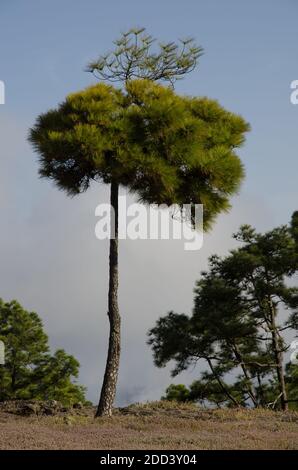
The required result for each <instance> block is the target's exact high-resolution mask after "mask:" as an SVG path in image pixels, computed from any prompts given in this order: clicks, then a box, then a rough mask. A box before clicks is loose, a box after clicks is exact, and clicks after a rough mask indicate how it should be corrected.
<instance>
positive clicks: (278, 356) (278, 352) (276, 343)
mask: <svg viewBox="0 0 298 470" xmlns="http://www.w3.org/2000/svg"><path fill="white" fill-rule="evenodd" d="M269 308H270V317H271V318H270V322H271V325H270V329H271V335H272V346H273V353H274V358H275V362H276V374H277V380H278V383H279V390H280V395H281V396H280V403H281V409H282V410H287V409H288V399H287V391H286V384H285V376H284V371H283V351H282V344H281V341H282V340H281V338H280V336H279V333H278V330H277V327H276V321H275V317H276V307H275V305H274V304H273V301H272V299H269Z"/></svg>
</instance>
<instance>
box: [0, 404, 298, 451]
mask: <svg viewBox="0 0 298 470" xmlns="http://www.w3.org/2000/svg"><path fill="white" fill-rule="evenodd" d="M93 412H94V410H93V409H92V408H91V407H90V408H87V407H77V408H76V409H72V410H66V409H63V408H61V407H60V408H59V407H57V406H55V407H54V409H53V406H52V407H51V406H40V405H38V403H37V404H36V403H30V404H25V405H24V404H22V406H21V407H20V406H15V404H13V403H11V404H2V405H1V406H0V425H1V426H0V449H2V450H3V449H109V450H111V449H121V450H130V449H154V450H157V449H160V450H164V449H169V450H170V449H176V450H180V449H182V450H183V449H184V450H185V449H189V450H192V449H197V450H202V449H280V450H282V449H290V450H292V449H298V412H293V411H291V412H285V413H284V412H274V411H270V410H243V409H239V410H223V409H222V410H203V409H198V408H197V407H195V406H193V405H177V404H173V403H172V402H156V403H149V404H145V405H138V404H137V405H132V406H130V407H127V408H120V409H117V410H115V414H114V416H113V417H112V418H100V419H96V420H94V418H93Z"/></svg>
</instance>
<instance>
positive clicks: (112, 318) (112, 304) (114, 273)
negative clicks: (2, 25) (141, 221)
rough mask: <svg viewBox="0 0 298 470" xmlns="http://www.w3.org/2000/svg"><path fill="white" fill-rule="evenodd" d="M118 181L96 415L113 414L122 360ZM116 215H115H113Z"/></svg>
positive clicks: (114, 187) (114, 188) (113, 202)
mask: <svg viewBox="0 0 298 470" xmlns="http://www.w3.org/2000/svg"><path fill="white" fill-rule="evenodd" d="M118 192H119V186H118V183H115V182H112V183H111V199H110V201H111V234H110V258H109V263H110V265H109V300H108V317H109V322H110V336H109V350H108V356H107V363H106V369H105V374H104V379H103V385H102V389H101V394H100V400H99V404H98V408H97V412H96V416H97V417H98V416H111V415H112V410H113V403H114V399H115V395H116V385H117V378H118V370H119V361H120V324H121V319H120V314H119V307H118ZM113 215H114V217H113Z"/></svg>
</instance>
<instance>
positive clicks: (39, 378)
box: [0, 299, 85, 404]
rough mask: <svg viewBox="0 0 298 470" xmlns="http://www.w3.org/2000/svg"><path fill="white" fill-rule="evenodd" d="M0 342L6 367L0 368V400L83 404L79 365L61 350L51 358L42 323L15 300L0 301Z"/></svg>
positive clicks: (34, 314) (83, 391) (83, 392)
mask: <svg viewBox="0 0 298 470" xmlns="http://www.w3.org/2000/svg"><path fill="white" fill-rule="evenodd" d="M0 339H1V340H2V341H3V342H4V344H5V365H4V366H1V367H0V384H1V389H0V400H8V399H40V400H50V399H53V400H58V401H61V402H62V403H64V404H72V403H75V402H79V401H81V402H84V401H85V397H84V394H85V390H84V387H82V386H80V385H77V384H76V383H75V382H73V379H76V378H77V377H78V373H79V363H78V361H77V360H76V359H75V358H74V357H73V356H71V355H68V354H67V353H66V352H65V351H64V350H63V349H60V350H57V351H56V352H55V353H54V355H53V356H51V354H50V352H49V346H48V337H47V335H46V334H45V332H44V330H43V325H42V321H41V319H40V318H39V316H38V315H37V314H36V313H34V312H28V311H26V310H24V309H23V307H22V306H21V305H20V304H19V303H18V302H16V301H12V302H7V303H5V302H4V301H3V300H2V299H0Z"/></svg>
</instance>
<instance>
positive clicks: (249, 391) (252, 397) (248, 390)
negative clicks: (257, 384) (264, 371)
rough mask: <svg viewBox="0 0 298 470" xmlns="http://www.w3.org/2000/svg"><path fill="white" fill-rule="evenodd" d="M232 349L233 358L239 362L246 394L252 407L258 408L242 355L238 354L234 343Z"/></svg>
mask: <svg viewBox="0 0 298 470" xmlns="http://www.w3.org/2000/svg"><path fill="white" fill-rule="evenodd" d="M232 348H233V350H234V354H235V357H236V359H237V361H238V362H239V364H240V367H241V369H242V372H243V374H244V377H245V379H246V385H247V393H248V395H249V396H250V398H251V400H252V402H253V404H254V406H255V407H257V406H258V400H257V398H256V395H255V392H254V390H253V387H252V383H251V377H250V374H249V372H248V370H247V368H246V365H245V363H244V362H243V360H242V354H241V353H240V351H239V348H238V346H237V344H236V343H234V344H233V345H232Z"/></svg>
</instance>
